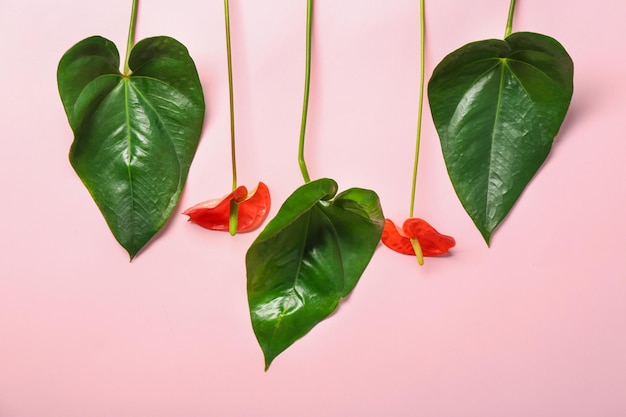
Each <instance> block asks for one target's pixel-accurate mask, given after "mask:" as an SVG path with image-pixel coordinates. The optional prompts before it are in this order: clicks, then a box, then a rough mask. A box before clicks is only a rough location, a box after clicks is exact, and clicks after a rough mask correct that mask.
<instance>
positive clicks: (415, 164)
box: [409, 0, 426, 217]
mask: <svg viewBox="0 0 626 417" xmlns="http://www.w3.org/2000/svg"><path fill="white" fill-rule="evenodd" d="M425 34H426V19H425V17H424V0H420V89H419V98H418V100H419V101H418V106H417V134H416V137H415V156H414V160H413V181H412V183H411V208H410V210H409V217H413V213H414V211H415V195H416V189H417V169H418V166H419V156H420V142H421V138H422V113H423V110H424V72H425V65H424V61H425V59H424V58H425V55H426V53H425V49H426V47H425Z"/></svg>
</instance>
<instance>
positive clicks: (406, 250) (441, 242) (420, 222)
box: [381, 0, 456, 265]
mask: <svg viewBox="0 0 626 417" xmlns="http://www.w3.org/2000/svg"><path fill="white" fill-rule="evenodd" d="M424 3H425V2H424V0H421V1H420V62H421V64H420V83H419V85H420V86H419V98H418V105H417V135H416V139H415V155H414V158H413V178H412V183H411V206H410V209H409V218H408V219H406V220H405V221H404V223H403V224H402V228H399V227H398V226H396V225H395V223H394V222H393V220H391V219H385V228H384V229H383V234H382V239H381V240H382V242H383V244H385V246H387V247H388V248H389V249H391V250H394V251H396V252H398V253H402V254H404V255H415V257H416V258H417V263H418V264H419V265H424V256H440V255H446V254H447V253H448V251H449V250H450V249H451V248H453V247H454V246H455V245H456V241H455V240H454V238H453V237H452V236H446V235H443V234H441V233H439V232H438V231H437V230H435V228H434V227H432V226H431V225H430V224H429V223H428V222H427V221H426V220H424V219H420V218H417V217H413V214H414V212H415V196H416V190H417V171H418V168H419V154H420V143H421V137H422V115H423V113H424V112H423V108H424V80H425V77H426V75H425V62H426V59H425V56H426V48H425V44H426V42H425V38H426V19H425V14H424V8H425V7H424Z"/></svg>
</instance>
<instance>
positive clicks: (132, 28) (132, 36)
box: [124, 0, 139, 77]
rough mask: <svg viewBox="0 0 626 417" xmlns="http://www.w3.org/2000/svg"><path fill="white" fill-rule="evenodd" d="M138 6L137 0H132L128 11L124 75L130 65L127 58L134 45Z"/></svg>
mask: <svg viewBox="0 0 626 417" xmlns="http://www.w3.org/2000/svg"><path fill="white" fill-rule="evenodd" d="M138 8H139V0H133V6H132V10H131V13H130V25H129V27H128V41H127V42H126V57H125V58H124V75H125V76H127V77H128V76H129V75H130V73H131V71H130V66H129V65H128V59H129V58H130V52H131V51H132V49H133V47H134V46H135V30H136V26H137V9H138Z"/></svg>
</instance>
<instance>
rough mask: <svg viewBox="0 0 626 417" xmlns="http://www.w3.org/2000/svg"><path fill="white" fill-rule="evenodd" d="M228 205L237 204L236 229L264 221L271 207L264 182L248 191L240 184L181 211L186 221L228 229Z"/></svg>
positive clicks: (253, 225) (248, 229) (214, 228)
mask: <svg viewBox="0 0 626 417" xmlns="http://www.w3.org/2000/svg"><path fill="white" fill-rule="evenodd" d="M231 204H236V205H237V211H236V212H237V232H249V231H251V230H254V229H256V228H257V227H259V226H260V225H261V223H263V220H265V218H266V217H267V215H268V213H269V209H270V191H269V189H268V188H267V186H266V185H265V184H263V183H262V182H259V185H258V186H257V188H256V189H255V190H252V192H251V193H248V189H247V188H246V187H245V186H243V185H241V186H239V187H237V188H236V189H235V190H233V192H232V193H230V194H228V195H226V196H224V197H222V198H218V199H213V200H207V201H205V202H203V203H199V204H196V205H195V206H193V207H190V208H188V209H187V210H185V211H184V212H183V214H186V215H188V216H189V221H190V222H193V223H196V224H197V225H199V226H202V227H204V228H205V229H209V230H221V231H228V230H229V224H230V215H231Z"/></svg>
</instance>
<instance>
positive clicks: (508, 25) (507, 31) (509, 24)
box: [504, 0, 516, 39]
mask: <svg viewBox="0 0 626 417" xmlns="http://www.w3.org/2000/svg"><path fill="white" fill-rule="evenodd" d="M515 1H516V0H511V5H510V6H509V17H508V19H507V21H506V29H505V31H504V38H505V39H506V38H507V37H508V36H509V35H510V34H511V33H512V32H513V15H514V14H515Z"/></svg>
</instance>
